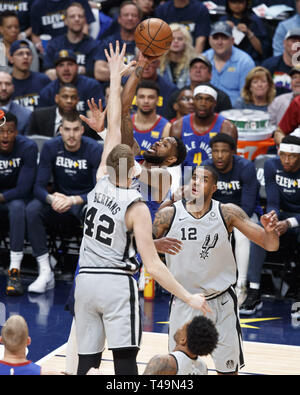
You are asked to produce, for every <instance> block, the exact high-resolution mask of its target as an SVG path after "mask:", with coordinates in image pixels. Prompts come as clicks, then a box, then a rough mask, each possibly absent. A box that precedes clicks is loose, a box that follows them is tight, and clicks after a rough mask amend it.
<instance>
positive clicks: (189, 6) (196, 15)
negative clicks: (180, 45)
mask: <svg viewBox="0 0 300 395" xmlns="http://www.w3.org/2000/svg"><path fill="white" fill-rule="evenodd" d="M154 15H155V17H156V18H160V19H162V20H163V21H165V22H167V23H169V24H170V23H181V24H184V25H186V27H187V28H188V30H189V31H190V33H191V35H192V36H193V44H194V47H195V51H196V53H197V54H200V53H202V52H203V50H204V49H205V45H206V42H207V37H208V36H209V31H210V19H209V12H208V10H207V8H206V7H205V5H204V4H202V3H201V2H199V1H198V0H168V1H166V2H164V3H163V4H160V5H159V6H158V7H156V9H155V11H154Z"/></svg>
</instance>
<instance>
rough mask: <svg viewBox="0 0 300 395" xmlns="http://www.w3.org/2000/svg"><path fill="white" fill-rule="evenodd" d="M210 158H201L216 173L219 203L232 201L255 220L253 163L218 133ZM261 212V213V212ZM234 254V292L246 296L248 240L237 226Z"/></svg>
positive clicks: (255, 183) (240, 297) (211, 145)
mask: <svg viewBox="0 0 300 395" xmlns="http://www.w3.org/2000/svg"><path fill="white" fill-rule="evenodd" d="M210 147H211V149H212V158H211V159H208V160H207V161H205V162H204V164H206V165H211V166H212V167H213V168H214V169H215V170H216V171H217V173H218V183H217V187H218V189H217V191H216V192H215V193H214V194H213V199H215V200H218V201H220V202H222V203H234V204H236V205H237V206H239V207H241V208H242V209H243V210H244V211H245V213H246V214H247V215H248V216H249V217H250V218H251V219H252V220H254V221H256V222H257V221H258V217H257V215H256V211H257V210H256V209H257V207H256V206H257V199H258V193H259V182H258V181H257V178H256V169H255V166H254V163H253V162H251V161H249V160H247V159H245V158H243V157H242V156H239V155H236V154H235V153H236V143H235V141H234V140H233V138H232V137H231V136H229V135H227V134H223V133H219V134H217V135H216V136H214V137H213V138H212V139H211V140H210ZM260 214H261V213H260ZM233 233H234V238H235V247H234V252H235V258H236V262H237V268H238V279H237V288H236V290H237V295H238V298H239V301H242V298H245V296H246V295H245V292H246V285H247V270H248V262H249V252H250V240H249V239H247V238H246V237H245V236H244V235H243V234H242V233H241V232H240V231H239V230H238V229H236V228H235V229H234V232H233Z"/></svg>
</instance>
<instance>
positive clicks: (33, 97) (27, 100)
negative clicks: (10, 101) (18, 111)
mask: <svg viewBox="0 0 300 395" xmlns="http://www.w3.org/2000/svg"><path fill="white" fill-rule="evenodd" d="M39 99H40V95H38V94H30V95H27V96H23V97H21V96H20V97H15V98H14V102H15V103H17V104H19V105H20V106H23V107H26V108H28V109H31V110H33V109H34V107H37V106H38V104H39Z"/></svg>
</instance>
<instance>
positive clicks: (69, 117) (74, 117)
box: [61, 111, 82, 124]
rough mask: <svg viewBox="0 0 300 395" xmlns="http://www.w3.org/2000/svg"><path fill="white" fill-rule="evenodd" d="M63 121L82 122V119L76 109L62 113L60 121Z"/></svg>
mask: <svg viewBox="0 0 300 395" xmlns="http://www.w3.org/2000/svg"><path fill="white" fill-rule="evenodd" d="M64 121H67V122H76V121H79V122H80V123H81V124H82V120H81V119H80V117H79V112H78V111H72V112H69V113H65V114H64V115H63V117H62V121H61V122H62V123H63V122H64Z"/></svg>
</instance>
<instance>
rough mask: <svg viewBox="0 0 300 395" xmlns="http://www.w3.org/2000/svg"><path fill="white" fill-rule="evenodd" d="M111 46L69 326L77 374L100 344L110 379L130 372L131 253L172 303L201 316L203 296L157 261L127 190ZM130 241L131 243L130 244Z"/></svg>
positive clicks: (143, 215)
mask: <svg viewBox="0 0 300 395" xmlns="http://www.w3.org/2000/svg"><path fill="white" fill-rule="evenodd" d="M124 48H125V46H124V47H123V49H122V51H121V53H120V51H119V43H117V44H116V51H115V52H114V51H113V48H112V45H110V55H109V54H108V53H107V59H108V63H109V67H110V76H111V80H110V95H109V100H108V131H107V136H106V139H105V143H104V149H103V154H102V159H101V164H100V167H99V171H98V174H97V184H96V186H95V188H94V189H93V190H92V191H91V192H90V193H89V194H88V207H87V214H86V219H85V224H84V231H83V239H82V244H81V248H80V258H79V267H80V268H79V274H78V275H77V277H76V287H75V324H76V336H77V347H78V355H79V363H78V372H77V373H78V374H79V375H82V374H86V373H87V372H88V371H89V370H90V368H92V367H96V368H97V367H99V365H100V362H101V357H102V352H103V349H104V345H105V339H107V344H108V348H109V349H111V350H112V352H113V358H114V366H115V374H123V375H124V374H137V373H138V371H137V364H136V356H137V353H138V350H139V345H140V340H141V319H140V311H139V303H138V289H137V284H136V281H135V280H134V278H133V274H134V273H135V271H136V270H137V269H138V265H137V262H136V261H135V260H134V256H135V255H136V248H135V243H136V247H137V250H138V251H139V253H140V254H141V257H142V260H143V263H144V265H145V267H146V269H147V271H148V273H149V274H150V275H151V276H152V277H153V278H154V279H155V280H156V281H158V282H159V283H160V284H161V286H162V287H164V288H166V289H167V290H168V291H169V292H171V293H174V294H175V295H176V296H177V297H178V298H179V300H181V299H182V300H184V301H185V303H187V304H188V305H190V306H192V307H193V308H194V309H201V311H202V312H203V313H204V314H206V313H208V312H209V311H210V309H207V303H206V301H205V298H204V297H203V296H202V295H200V294H197V295H192V294H190V293H189V292H187V291H186V290H185V289H184V288H183V287H182V286H181V285H180V284H179V283H178V282H177V281H176V280H175V279H174V277H173V276H172V275H171V273H170V272H169V271H168V270H167V268H166V266H165V265H164V264H163V263H162V262H161V261H160V259H159V257H158V255H157V252H156V249H155V246H154V243H153V240H152V223H151V216H150V213H149V209H148V208H147V206H146V205H145V203H144V202H143V201H142V197H141V194H140V193H139V192H138V191H137V190H136V189H133V188H130V186H131V183H132V177H134V175H135V174H134V172H135V167H134V156H133V153H132V150H131V148H130V147H128V146H127V145H125V144H118V141H120V140H121V100H120V97H121V75H122V70H123V69H124V65H123V57H124V53H125V49H124ZM133 236H134V237H135V242H134V240H133Z"/></svg>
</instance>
